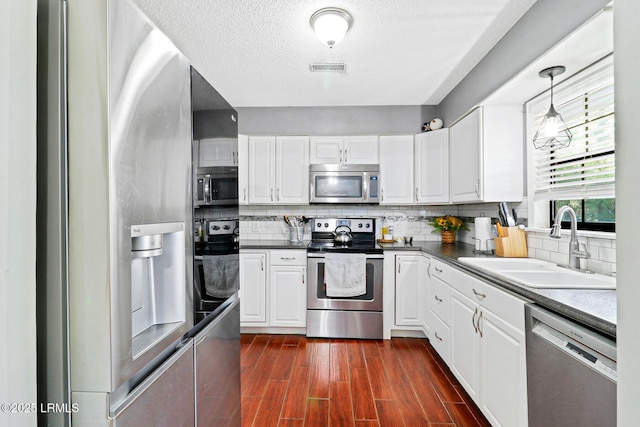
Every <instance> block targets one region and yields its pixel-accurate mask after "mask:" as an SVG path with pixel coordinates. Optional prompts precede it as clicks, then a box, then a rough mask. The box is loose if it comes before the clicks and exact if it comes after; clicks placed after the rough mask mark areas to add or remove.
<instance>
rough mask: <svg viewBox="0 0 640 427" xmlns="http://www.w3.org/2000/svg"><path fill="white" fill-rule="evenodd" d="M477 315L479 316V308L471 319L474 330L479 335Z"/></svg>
mask: <svg viewBox="0 0 640 427" xmlns="http://www.w3.org/2000/svg"><path fill="white" fill-rule="evenodd" d="M477 315H478V307H476V309H475V311H474V312H473V317H472V318H471V324H472V325H473V330H474V331H476V333H478V327H477V326H476V316H477Z"/></svg>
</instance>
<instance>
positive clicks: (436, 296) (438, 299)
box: [434, 295, 443, 302]
mask: <svg viewBox="0 0 640 427" xmlns="http://www.w3.org/2000/svg"><path fill="white" fill-rule="evenodd" d="M434 298H435V299H436V301H438V302H442V301H443V299H442V298H438V295H434Z"/></svg>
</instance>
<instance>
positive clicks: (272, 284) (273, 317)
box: [239, 250, 307, 327]
mask: <svg viewBox="0 0 640 427" xmlns="http://www.w3.org/2000/svg"><path fill="white" fill-rule="evenodd" d="M306 261H307V253H306V251H304V250H265V251H252V250H241V251H240V291H239V295H240V325H241V326H247V327H267V326H271V327H305V326H306V320H307V317H306V314H307V285H306V281H307V277H306V276H307V273H306Z"/></svg>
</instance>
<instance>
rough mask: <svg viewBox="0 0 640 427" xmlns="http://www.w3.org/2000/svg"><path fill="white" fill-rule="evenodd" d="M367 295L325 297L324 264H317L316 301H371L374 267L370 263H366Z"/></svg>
mask: <svg viewBox="0 0 640 427" xmlns="http://www.w3.org/2000/svg"><path fill="white" fill-rule="evenodd" d="M366 268H367V293H366V294H364V295H358V296H357V297H328V296H327V285H326V284H325V283H324V262H320V263H318V269H317V270H316V271H317V274H318V277H317V279H318V281H317V283H318V287H317V289H316V295H317V297H318V299H321V300H322V299H339V300H345V299H348V300H362V301H371V300H373V271H374V265H373V264H371V263H370V262H367V265H366Z"/></svg>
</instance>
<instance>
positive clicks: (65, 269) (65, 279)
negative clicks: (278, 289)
mask: <svg viewBox="0 0 640 427" xmlns="http://www.w3.org/2000/svg"><path fill="white" fill-rule="evenodd" d="M39 44H40V47H39V60H40V63H41V66H40V68H39V71H38V72H39V89H38V90H39V100H38V102H39V118H38V120H39V123H38V129H39V130H38V132H39V134H38V139H39V158H38V162H39V178H38V185H39V194H38V215H39V223H40V224H41V226H42V233H41V237H39V242H38V264H39V265H38V272H39V278H38V295H39V296H38V310H39V319H40V320H39V324H38V358H39V372H38V381H39V397H38V400H39V401H40V402H41V403H48V402H54V403H60V404H66V405H67V406H66V407H67V408H69V410H68V411H62V412H58V413H51V414H46V413H45V414H40V415H39V416H40V420H39V422H40V423H42V424H45V423H47V424H52V425H53V424H55V425H69V424H71V425H74V426H75V425H79V426H80V425H96V426H127V425H167V426H177V425H196V423H197V421H196V419H197V417H198V415H197V414H198V411H200V410H201V408H199V407H198V406H199V405H198V401H197V393H196V389H197V388H198V386H197V384H196V381H197V377H196V370H197V369H196V366H198V365H199V364H200V362H201V361H202V360H204V359H206V358H211V357H214V358H217V360H218V363H219V364H220V365H225V366H231V367H236V368H237V369H235V370H234V369H227V374H228V375H227V376H226V377H225V378H222V379H219V381H220V383H221V384H222V383H223V382H224V383H225V384H226V383H229V382H231V383H235V382H236V381H237V383H238V387H237V396H236V395H235V389H234V388H233V387H231V388H228V390H231V391H230V392H229V394H228V395H227V396H223V398H227V397H228V400H227V407H228V408H227V409H226V411H227V412H226V414H227V415H226V416H225V417H226V418H225V419H224V422H226V423H227V425H233V422H235V421H234V420H236V419H237V420H238V422H239V345H240V344H239V313H238V308H237V307H238V304H239V302H238V299H237V295H234V296H233V297H231V298H229V299H228V300H227V301H226V302H225V304H223V305H221V306H220V307H219V309H217V310H216V311H215V312H214V313H212V314H211V316H209V317H208V318H207V319H205V321H203V322H202V323H201V324H199V325H195V326H196V327H195V328H194V321H193V318H194V315H193V300H192V295H193V235H194V233H193V207H192V200H193V198H192V193H191V191H192V152H191V150H192V148H191V142H192V109H191V84H190V82H191V78H190V74H191V68H190V64H189V61H188V60H187V58H186V57H185V56H184V55H183V54H182V53H181V52H180V51H179V50H178V49H177V48H176V47H175V46H174V45H173V43H171V41H170V40H169V39H168V38H167V37H166V36H165V35H164V34H162V32H160V31H159V30H158V29H157V28H156V27H155V26H154V25H153V24H152V23H151V22H150V21H149V20H148V19H147V18H146V17H145V16H144V15H143V14H142V13H141V12H140V11H139V10H138V9H137V8H136V7H135V6H134V5H133V4H132V3H131V2H130V1H129V0H67V1H62V0H48V1H47V0H40V1H39ZM203 343H206V345H204V344H203ZM205 350H206V352H205ZM198 359H200V361H199V360H198ZM236 374H237V378H236V377H231V376H232V375H236ZM211 380H214V381H215V380H216V379H210V381H211ZM229 407H230V408H231V409H229ZM234 411H235V412H234ZM234 416H235V418H234Z"/></svg>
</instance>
